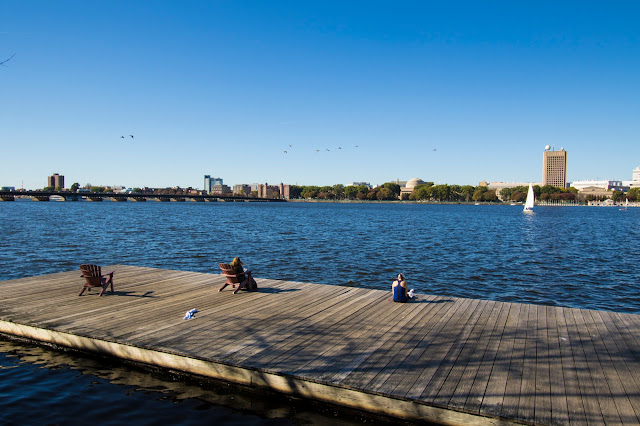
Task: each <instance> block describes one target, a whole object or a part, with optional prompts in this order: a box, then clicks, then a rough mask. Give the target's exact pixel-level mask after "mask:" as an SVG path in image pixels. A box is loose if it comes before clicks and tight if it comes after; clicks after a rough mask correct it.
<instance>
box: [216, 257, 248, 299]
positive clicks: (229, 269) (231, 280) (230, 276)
mask: <svg viewBox="0 0 640 426" xmlns="http://www.w3.org/2000/svg"><path fill="white" fill-rule="evenodd" d="M218 266H219V267H220V269H221V270H222V272H221V273H220V274H221V275H224V276H225V277H227V281H226V282H225V283H224V284H223V285H222V287H220V289H219V290H218V291H222V290H223V289H224V288H225V287H226V286H228V285H229V284H231V287H234V288H235V286H236V285H237V286H238V288H236V289H235V290H234V291H233V294H236V293H237V292H239V291H240V290H241V289H243V288H244V289H246V290H251V283H252V281H253V278H252V277H251V271H246V272H244V273H243V274H236V271H234V270H233V266H231V265H229V264H228V263H218ZM240 275H244V280H242V281H240V277H239V276H240Z"/></svg>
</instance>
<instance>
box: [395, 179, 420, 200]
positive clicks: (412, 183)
mask: <svg viewBox="0 0 640 426" xmlns="http://www.w3.org/2000/svg"><path fill="white" fill-rule="evenodd" d="M424 184H425V182H424V181H423V180H422V179H420V178H413V179H409V180H408V181H407V183H405V184H404V186H401V187H400V197H401V198H402V196H403V195H404V194H407V195H409V194H411V193H412V192H413V190H414V189H415V187H416V186H418V185H424Z"/></svg>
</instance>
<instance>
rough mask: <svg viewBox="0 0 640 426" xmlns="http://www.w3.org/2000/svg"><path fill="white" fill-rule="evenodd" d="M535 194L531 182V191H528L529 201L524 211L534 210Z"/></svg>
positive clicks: (526, 202) (525, 204)
mask: <svg viewBox="0 0 640 426" xmlns="http://www.w3.org/2000/svg"><path fill="white" fill-rule="evenodd" d="M535 198H536V197H535V195H534V193H533V185H531V184H529V191H528V192H527V201H525V203H524V209H523V210H522V211H523V212H527V213H528V212H533V206H534V205H535Z"/></svg>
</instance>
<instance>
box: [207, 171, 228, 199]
mask: <svg viewBox="0 0 640 426" xmlns="http://www.w3.org/2000/svg"><path fill="white" fill-rule="evenodd" d="M216 185H224V183H223V182H222V178H219V177H214V178H212V177H211V176H210V175H204V191H205V192H206V193H207V194H211V192H213V187H214V186H216Z"/></svg>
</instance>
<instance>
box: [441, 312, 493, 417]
mask: <svg viewBox="0 0 640 426" xmlns="http://www.w3.org/2000/svg"><path fill="white" fill-rule="evenodd" d="M495 306H496V302H493V301H487V303H486V304H485V305H484V306H482V307H481V311H480V316H479V317H478V319H477V320H476V321H473V322H471V323H470V324H469V327H470V333H469V335H468V336H466V337H463V338H460V339H459V342H460V344H461V348H460V352H459V354H458V355H457V356H456V358H455V361H453V364H452V366H451V370H450V371H449V374H448V375H447V377H446V378H445V380H444V382H443V383H442V386H441V387H440V389H439V390H438V391H437V393H435V394H434V397H433V402H434V403H435V404H438V405H445V406H450V407H455V408H462V407H464V402H465V401H466V400H467V396H468V394H469V390H470V389H471V386H472V385H473V378H474V377H475V376H476V374H477V372H478V366H479V364H480V360H481V359H482V356H483V355H484V350H485V348H486V343H487V339H486V331H485V327H487V322H488V321H489V319H490V318H491V317H492V313H493V310H494V308H495ZM493 318H494V320H495V318H497V315H494V316H493ZM487 328H491V329H493V324H491V325H490V326H489V327H487ZM483 334H484V335H485V338H484V339H481V336H482V335H483ZM465 373H466V377H465V378H466V381H465V380H463V376H464V375H465Z"/></svg>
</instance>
